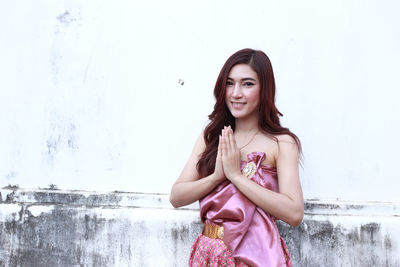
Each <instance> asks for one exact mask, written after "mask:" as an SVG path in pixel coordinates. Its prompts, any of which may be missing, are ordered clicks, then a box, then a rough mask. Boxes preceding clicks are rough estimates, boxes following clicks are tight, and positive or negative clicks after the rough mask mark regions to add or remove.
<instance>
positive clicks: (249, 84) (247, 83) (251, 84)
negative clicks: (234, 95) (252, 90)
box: [244, 82, 254, 87]
mask: <svg viewBox="0 0 400 267" xmlns="http://www.w3.org/2000/svg"><path fill="white" fill-rule="evenodd" d="M253 85H254V83H252V82H245V83H244V86H247V87H249V86H253Z"/></svg>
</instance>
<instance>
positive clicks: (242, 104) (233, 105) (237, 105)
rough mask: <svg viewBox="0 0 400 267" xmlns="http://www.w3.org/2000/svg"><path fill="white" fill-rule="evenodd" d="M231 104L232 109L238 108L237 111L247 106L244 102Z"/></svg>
mask: <svg viewBox="0 0 400 267" xmlns="http://www.w3.org/2000/svg"><path fill="white" fill-rule="evenodd" d="M231 103H232V107H233V108H236V109H240V108H242V107H243V106H244V105H245V104H246V103H244V102H231Z"/></svg>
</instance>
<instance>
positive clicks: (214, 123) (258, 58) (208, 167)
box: [197, 48, 301, 177]
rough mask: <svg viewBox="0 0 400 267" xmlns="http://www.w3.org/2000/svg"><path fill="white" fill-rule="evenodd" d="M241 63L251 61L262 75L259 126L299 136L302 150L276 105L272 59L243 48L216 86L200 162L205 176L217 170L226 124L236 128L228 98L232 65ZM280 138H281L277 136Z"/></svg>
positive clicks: (274, 132)
mask: <svg viewBox="0 0 400 267" xmlns="http://www.w3.org/2000/svg"><path fill="white" fill-rule="evenodd" d="M238 64H247V65H249V66H250V67H251V68H252V69H253V70H254V71H255V72H256V73H257V75H258V79H259V82H260V106H259V120H258V127H259V129H260V130H261V131H263V132H264V133H266V134H269V135H272V136H275V135H282V134H288V135H290V136H291V137H293V139H294V140H295V142H296V144H297V146H298V148H299V151H301V143H300V140H299V138H298V137H297V136H296V135H295V134H294V133H292V132H291V131H290V130H289V129H288V128H285V127H282V126H281V123H280V120H279V117H280V116H283V114H282V113H281V112H279V110H278V109H277V107H276V106H275V78H274V72H273V70H272V65H271V61H270V60H269V58H268V56H267V55H266V54H265V53H264V52H262V51H260V50H253V49H249V48H246V49H242V50H239V51H237V52H236V53H234V54H233V55H232V56H230V57H229V58H228V59H227V61H226V62H225V64H224V66H223V67H222V69H221V71H220V73H219V75H218V78H217V81H216V83H215V87H214V97H215V100H216V102H215V105H214V110H213V112H212V113H211V114H210V115H209V116H208V118H209V120H210V122H209V124H208V125H207V126H206V128H205V129H204V141H205V144H206V148H205V150H204V152H203V153H202V155H201V157H200V159H199V161H198V162H197V171H198V172H199V174H200V176H201V177H205V176H208V175H210V174H212V173H213V171H214V168H215V160H216V157H217V150H218V136H219V134H220V133H221V130H222V129H223V127H224V126H225V125H231V127H232V129H233V130H235V118H234V117H233V116H232V114H231V112H230V111H229V109H228V106H227V105H226V102H225V94H226V93H225V92H226V82H227V79H228V75H229V72H230V71H231V69H232V68H233V67H234V66H235V65H238ZM274 138H275V140H276V141H278V139H277V138H276V137H274Z"/></svg>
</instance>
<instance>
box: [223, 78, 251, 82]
mask: <svg viewBox="0 0 400 267" xmlns="http://www.w3.org/2000/svg"><path fill="white" fill-rule="evenodd" d="M228 80H232V81H233V79H232V78H231V77H228ZM240 80H241V81H247V80H250V81H255V82H256V81H257V80H256V79H254V78H251V77H245V78H242V79H240Z"/></svg>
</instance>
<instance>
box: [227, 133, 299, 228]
mask: <svg viewBox="0 0 400 267" xmlns="http://www.w3.org/2000/svg"><path fill="white" fill-rule="evenodd" d="M277 138H278V140H279V142H278V146H279V150H278V151H279V152H278V155H277V157H276V168H277V174H278V182H279V193H276V192H274V191H271V190H268V189H266V188H263V187H261V186H260V185H258V184H256V183H255V182H253V181H252V180H250V179H247V178H246V177H245V176H244V175H243V174H242V173H241V172H240V151H239V149H238V148H237V145H236V142H235V140H234V136H233V132H232V130H231V129H230V128H229V129H227V130H225V133H224V134H223V137H222V162H223V167H224V171H225V174H226V177H227V179H229V180H230V181H231V182H232V183H233V184H234V185H235V186H236V187H237V188H238V189H239V190H240V191H241V192H242V193H243V194H244V195H245V196H246V197H247V198H249V199H250V200H251V201H252V202H253V203H254V204H256V205H257V206H258V207H260V208H261V209H263V210H264V211H265V212H267V213H269V214H271V215H273V216H274V217H275V218H277V219H279V220H282V221H284V222H286V223H288V224H290V225H292V226H296V225H299V224H300V223H301V221H302V219H303V215H304V203H303V194H302V190H301V185H300V179H299V171H298V160H299V150H298V147H297V144H296V143H295V141H294V140H293V138H292V137H291V136H289V135H282V136H278V137H277Z"/></svg>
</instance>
